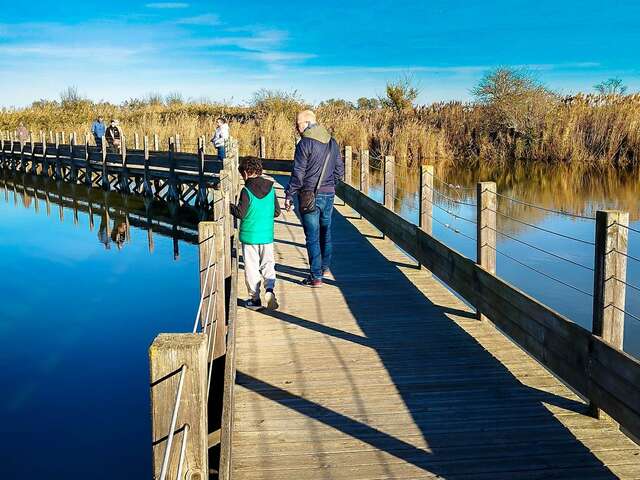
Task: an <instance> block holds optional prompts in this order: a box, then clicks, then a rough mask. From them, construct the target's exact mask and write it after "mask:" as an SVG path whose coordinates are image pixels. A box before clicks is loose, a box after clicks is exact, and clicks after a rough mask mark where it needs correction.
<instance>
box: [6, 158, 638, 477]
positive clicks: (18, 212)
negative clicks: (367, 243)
mask: <svg viewBox="0 0 640 480" xmlns="http://www.w3.org/2000/svg"><path fill="white" fill-rule="evenodd" d="M356 173H357V172H354V178H357V175H355V174H356ZM372 175H373V178H372V180H373V181H372V184H373V185H372V188H371V196H372V197H374V198H376V199H378V200H380V199H381V196H382V189H381V175H380V172H379V171H378V170H376V169H375V168H374V169H372ZM437 175H438V177H439V178H442V179H444V180H445V181H446V183H447V184H452V185H455V186H456V187H451V186H447V185H446V184H444V183H440V182H438V181H436V182H435V186H436V189H437V190H438V191H439V192H440V194H442V195H446V196H447V197H449V199H447V198H445V197H444V196H441V195H436V202H437V205H438V206H439V207H440V208H434V216H435V218H436V221H435V222H434V227H433V228H434V234H435V235H436V237H438V238H440V239H441V240H443V241H444V242H445V243H446V244H448V245H450V246H452V247H453V248H455V249H457V250H458V251H460V252H462V253H463V254H465V255H466V256H468V257H470V258H475V241H474V240H473V239H474V238H475V225H474V224H473V223H471V222H474V221H475V208H474V207H472V206H467V205H462V204H461V203H458V202H463V203H469V204H472V203H475V193H474V191H473V188H474V185H475V182H476V181H477V180H478V179H482V180H494V181H496V182H497V184H498V191H499V193H501V194H504V195H506V196H509V197H513V198H516V199H520V200H524V201H527V202H530V203H534V204H538V205H542V206H544V207H545V208H550V209H556V210H567V211H570V212H573V213H577V214H581V215H586V216H593V215H594V213H595V211H596V210H597V209H600V208H605V207H607V208H617V209H623V210H628V211H629V212H630V213H631V218H632V222H631V226H633V227H634V228H637V229H639V230H640V222H639V221H638V219H639V217H640V212H639V209H640V205H639V204H638V200H637V198H638V184H637V181H636V180H635V179H633V178H617V177H615V176H610V175H599V176H585V175H578V174H576V173H575V172H569V171H564V170H561V169H557V168H556V169H543V168H527V169H516V170H511V171H508V172H507V171H499V170H496V171H451V170H450V171H439V172H437ZM356 183H357V181H356ZM417 189H418V178H417V173H416V172H415V171H413V170H402V169H399V170H398V184H397V192H396V196H397V199H396V211H399V212H400V214H401V215H402V216H404V217H405V218H407V219H409V220H411V221H414V222H416V221H417V218H418V213H417V205H418V204H417ZM79 190H80V188H79ZM20 191H21V190H20V189H17V191H16V190H14V189H13V188H12V189H9V190H4V189H3V188H2V187H0V271H1V272H2V274H3V279H4V284H3V288H2V289H1V290H0V292H1V293H0V333H1V335H2V339H3V343H2V349H1V350H0V365H2V367H3V368H2V369H1V370H0V382H2V385H3V387H4V388H3V392H4V394H3V396H2V399H1V400H0V415H1V418H2V419H3V432H2V433H3V434H4V436H5V442H3V448H2V453H0V459H1V461H2V465H3V476H2V477H3V478H80V477H84V476H91V477H92V478H105V479H106V478H114V476H113V472H114V471H118V472H121V474H120V478H147V477H149V475H150V461H151V460H150V448H149V442H150V438H151V434H150V419H149V386H148V359H147V348H148V346H149V344H150V343H151V341H152V340H153V338H154V337H155V335H157V334H158V333H159V332H183V331H187V330H188V329H189V325H190V323H191V321H192V318H193V316H194V315H195V310H196V308H197V305H196V300H195V299H197V298H198V283H197V273H196V272H197V268H198V267H197V249H196V247H195V246H193V245H191V244H190V243H188V242H186V241H183V240H179V241H177V240H175V239H174V238H171V236H163V235H161V234H159V233H155V234H154V236H153V252H152V253H151V252H150V251H149V237H148V233H147V231H146V230H145V228H144V217H145V216H144V212H143V214H142V215H141V214H140V211H139V210H140V205H137V210H136V209H135V208H131V209H129V210H127V211H130V212H131V213H130V214H129V215H127V214H126V211H125V210H123V209H122V208H121V207H122V205H123V200H122V198H121V197H119V196H110V197H108V198H107V197H103V198H102V200H98V201H97V202H96V204H94V209H95V210H96V211H97V210H98V208H97V207H96V206H97V205H104V204H105V202H106V203H107V204H109V205H111V207H110V208H109V212H110V217H109V219H107V218H106V217H105V216H103V215H100V214H94V215H93V224H94V228H93V230H91V229H90V224H91V222H90V217H89V215H88V214H87V213H82V212H80V213H78V216H77V224H76V223H75V222H74V212H73V210H72V209H70V208H64V209H62V212H61V211H60V207H59V206H58V205H56V204H53V203H51V204H50V205H49V207H48V208H47V204H46V202H45V200H44V198H39V199H34V198H33V197H31V196H28V195H24V194H22V193H20ZM84 191H85V192H86V189H85V190H84ZM99 195H102V194H101V193H100V194H99ZM80 197H81V195H80ZM85 200H86V199H82V198H79V202H80V203H81V204H83V205H84V203H86V202H85ZM83 202H84V203H83ZM128 202H129V203H133V204H134V206H136V205H135V201H134V200H133V199H129V200H128ZM47 210H49V215H48V214H47ZM445 210H446V211H445ZM498 210H499V211H500V212H501V213H502V215H500V216H499V217H498V230H500V231H501V232H503V233H505V234H507V235H509V236H511V237H513V238H508V237H505V236H503V235H498V250H499V251H500V252H502V253H504V254H507V255H509V256H511V257H513V258H515V259H517V260H518V261H520V262H522V263H524V264H525V265H526V266H523V265H521V264H519V263H517V262H516V261H514V260H512V259H509V258H507V257H505V256H503V255H501V254H500V255H498V274H499V275H500V276H502V277H503V278H505V279H506V280H508V281H509V282H511V283H513V284H514V285H516V286H518V287H519V288H521V289H523V290H524V291H526V292H527V293H529V294H531V295H533V296H534V297H535V298H538V299H539V300H541V301H542V302H544V303H546V304H548V305H550V306H551V307H553V308H555V309H556V310H558V311H559V312H561V313H563V314H564V315H566V316H568V317H569V318H571V319H572V320H574V321H576V322H577V323H579V324H580V325H582V326H584V327H585V328H591V303H592V298H591V296H590V294H591V291H592V283H593V273H592V272H591V271H590V269H591V268H593V246H591V245H589V244H588V243H589V242H592V241H593V237H594V222H593V221H590V220H583V219H576V218H573V217H568V216H565V215H557V214H552V213H549V212H545V211H542V210H539V209H535V208H531V207H527V206H524V205H520V204H517V203H514V202H512V201H510V200H508V199H506V198H502V199H500V200H499V204H498ZM506 215H508V216H510V217H512V219H509V218H507V217H506ZM61 217H62V218H63V220H61V219H60V218H61ZM463 218H464V219H465V220H463ZM141 219H142V220H141ZM513 219H516V220H519V221H516V220H513ZM438 222H440V223H438ZM520 222H526V223H529V224H531V225H532V226H527V225H523V224H522V223H520ZM443 224H444V225H443ZM136 225H140V227H138V226H136ZM107 226H108V230H107ZM163 227H164V228H165V230H167V232H168V233H169V234H170V233H171V230H172V228H171V225H168V226H167V225H157V226H156V228H154V229H155V230H156V231H161V229H162V228H163ZM535 227H541V228H544V229H547V230H550V231H554V232H558V233H561V234H563V235H567V236H570V237H573V238H576V239H579V240H582V242H580V241H575V240H570V239H567V238H562V237H559V236H556V235H553V234H549V233H547V232H544V231H541V230H539V229H538V228H535ZM173 231H174V233H176V229H175V228H174V229H173ZM178 234H179V236H180V237H181V238H185V237H188V235H189V234H188V232H185V231H184V229H183V230H181V231H179V232H178ZM174 236H175V235H174ZM467 237H471V238H467ZM629 237H630V242H629V243H630V245H629V253H630V254H631V255H633V256H635V257H638V258H640V235H639V234H636V233H634V232H630V236H629ZM520 242H527V243H529V244H531V245H534V246H536V247H538V248H541V249H543V250H546V251H548V252H552V253H555V254H557V255H559V256H561V257H563V258H566V259H568V260H571V261H572V262H575V263H578V264H580V265H582V267H581V266H576V265H574V264H571V263H569V262H566V261H564V260H561V259H558V258H556V257H553V256H552V255H549V254H547V253H544V252H541V251H538V250H535V249H533V248H531V247H529V246H526V245H524V244H522V243H520ZM583 242H586V243H583ZM176 249H178V250H179V259H177V260H176V259H174V256H175V253H176ZM585 267H586V268H585ZM532 268H533V269H535V270H537V271H534V270H532ZM538 271H539V272H542V273H544V274H546V275H549V276H551V277H554V278H556V279H558V280H560V281H562V282H564V283H566V284H568V285H571V286H567V285H564V284H562V283H559V282H556V281H554V280H552V279H549V278H548V277H545V276H543V274H542V273H539V272H538ZM628 282H629V283H631V284H634V285H639V286H640V264H639V263H638V262H636V261H633V260H631V259H630V260H629V264H628ZM573 287H575V288H573ZM576 289H580V290H583V292H579V291H577V290H576ZM639 297H640V295H638V292H635V291H633V290H631V289H627V305H626V309H627V310H628V311H630V312H631V313H634V314H636V315H638V316H640V298H639ZM624 348H625V350H626V351H627V352H629V353H631V354H633V355H636V356H640V322H639V321H637V320H635V319H633V318H632V317H630V316H627V317H626V322H625V345H624ZM43 446H44V447H45V448H43ZM71 457H73V459H74V461H73V462H69V461H67V459H68V458H71Z"/></svg>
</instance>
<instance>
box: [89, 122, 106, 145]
mask: <svg viewBox="0 0 640 480" xmlns="http://www.w3.org/2000/svg"><path fill="white" fill-rule="evenodd" d="M106 132H107V126H106V125H105V124H104V120H103V119H102V116H99V117H98V118H97V119H96V120H95V121H94V122H93V124H92V125H91V133H92V134H93V139H94V140H95V141H96V147H98V150H102V137H104V135H105V133H106Z"/></svg>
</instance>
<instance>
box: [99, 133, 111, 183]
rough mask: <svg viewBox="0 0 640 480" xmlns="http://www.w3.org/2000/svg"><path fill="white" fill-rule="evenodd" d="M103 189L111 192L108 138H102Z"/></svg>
mask: <svg viewBox="0 0 640 480" xmlns="http://www.w3.org/2000/svg"><path fill="white" fill-rule="evenodd" d="M101 143H102V188H103V189H104V190H107V191H108V190H111V182H110V181H109V170H108V169H107V138H106V137H104V136H103V137H102V142H101Z"/></svg>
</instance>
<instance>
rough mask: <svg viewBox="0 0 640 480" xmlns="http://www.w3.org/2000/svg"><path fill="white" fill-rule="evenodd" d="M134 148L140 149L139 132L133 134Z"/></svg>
mask: <svg viewBox="0 0 640 480" xmlns="http://www.w3.org/2000/svg"><path fill="white" fill-rule="evenodd" d="M133 148H135V149H136V150H139V149H140V136H139V135H138V132H135V133H134V134H133Z"/></svg>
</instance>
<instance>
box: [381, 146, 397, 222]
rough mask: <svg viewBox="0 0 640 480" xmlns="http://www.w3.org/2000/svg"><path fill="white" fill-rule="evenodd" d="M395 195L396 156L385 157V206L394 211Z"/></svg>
mask: <svg viewBox="0 0 640 480" xmlns="http://www.w3.org/2000/svg"><path fill="white" fill-rule="evenodd" d="M394 196H395V157H393V156H392V155H387V156H385V157H384V196H383V198H384V206H385V207H387V208H388V209H389V210H391V211H392V212H393V202H394Z"/></svg>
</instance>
